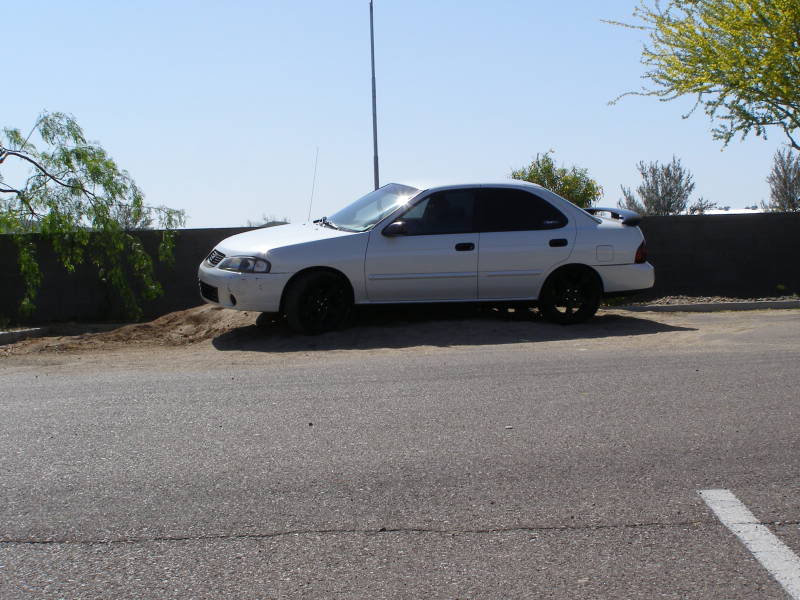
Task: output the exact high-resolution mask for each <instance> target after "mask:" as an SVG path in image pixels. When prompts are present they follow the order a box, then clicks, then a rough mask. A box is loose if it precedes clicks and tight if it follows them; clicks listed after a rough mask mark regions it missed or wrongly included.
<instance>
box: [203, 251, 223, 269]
mask: <svg viewBox="0 0 800 600" xmlns="http://www.w3.org/2000/svg"><path fill="white" fill-rule="evenodd" d="M223 258H225V255H224V254H223V253H222V252H219V251H218V250H212V251H211V254H209V255H208V258H206V260H207V261H208V263H209V264H211V265H213V266H215V267H216V266H217V265H218V264H219V261H221V260H222V259H223Z"/></svg>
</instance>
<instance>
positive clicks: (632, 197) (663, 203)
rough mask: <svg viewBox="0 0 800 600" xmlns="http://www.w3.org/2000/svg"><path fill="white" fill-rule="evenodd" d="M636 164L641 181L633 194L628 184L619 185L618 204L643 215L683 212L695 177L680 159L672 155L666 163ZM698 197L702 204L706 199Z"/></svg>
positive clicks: (692, 189)
mask: <svg viewBox="0 0 800 600" xmlns="http://www.w3.org/2000/svg"><path fill="white" fill-rule="evenodd" d="M636 168H637V169H638V171H639V174H640V175H641V176H642V183H640V184H639V187H637V188H636V193H635V194H634V193H633V192H632V191H631V190H630V188H626V187H625V186H621V187H622V200H620V201H619V203H618V205H619V207H620V208H627V209H628V210H633V211H636V212H637V213H639V214H640V215H642V216H651V215H653V216H657V215H658V216H664V215H679V214H682V213H684V212H686V209H687V206H688V203H689V196H690V195H691V194H692V192H693V191H694V180H693V179H694V178H693V176H692V174H691V172H689V170H688V169H686V168H684V166H683V165H682V164H681V161H680V159H678V158H675V157H674V156H673V157H672V161H671V162H669V163H667V164H661V163H659V162H658V161H655V162H651V163H645V162H644V161H641V162H639V164H638V165H636ZM637 195H638V198H637ZM700 201H701V202H703V203H704V206H705V204H706V201H704V200H702V198H701V200H700ZM706 208H708V207H707V206H706ZM706 208H704V210H705V209H706Z"/></svg>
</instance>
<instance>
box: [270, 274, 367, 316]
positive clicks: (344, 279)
mask: <svg viewBox="0 0 800 600" xmlns="http://www.w3.org/2000/svg"><path fill="white" fill-rule="evenodd" d="M312 273H332V274H333V275H336V276H337V277H338V278H339V279H341V280H342V283H344V284H345V286H346V288H347V289H348V290H349V292H350V297H351V299H354V298H355V289H354V288H353V283H352V282H351V281H350V278H349V277H348V276H347V275H345V274H344V273H343V272H342V271H340V270H339V269H334V268H333V267H324V266H316V267H306V268H305V269H302V270H300V271H298V272H297V273H295V274H294V275H292V277H291V278H290V279H289V281H287V282H286V285H285V286H283V291H282V292H281V303H280V309H279V311H280V313H281V314H283V313H284V312H285V310H286V306H285V303H286V293H287V292H288V291H289V290H290V289H291V287H292V286H293V285H294V284H295V283H296V282H297V280H298V279H300V278H302V277H305V276H306V275H310V274H312Z"/></svg>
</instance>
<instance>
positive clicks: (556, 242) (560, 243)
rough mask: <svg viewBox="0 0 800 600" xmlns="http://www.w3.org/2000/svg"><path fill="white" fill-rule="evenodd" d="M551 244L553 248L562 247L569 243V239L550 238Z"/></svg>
mask: <svg viewBox="0 0 800 600" xmlns="http://www.w3.org/2000/svg"><path fill="white" fill-rule="evenodd" d="M550 245H551V246H552V247H553V248H562V247H564V246H566V245H567V240H565V239H564V238H556V239H554V240H550Z"/></svg>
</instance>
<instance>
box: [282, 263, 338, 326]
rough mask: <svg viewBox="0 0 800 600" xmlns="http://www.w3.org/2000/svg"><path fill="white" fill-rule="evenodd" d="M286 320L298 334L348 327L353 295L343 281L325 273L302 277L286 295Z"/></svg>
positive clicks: (333, 274)
mask: <svg viewBox="0 0 800 600" xmlns="http://www.w3.org/2000/svg"><path fill="white" fill-rule="evenodd" d="M285 309H286V321H287V322H288V324H289V327H291V328H292V329H293V330H294V331H296V332H298V333H304V334H306V335H313V334H318V333H324V332H326V331H332V330H334V329H339V328H341V327H343V326H344V325H346V324H347V322H348V320H349V318H350V315H351V314H352V310H353V294H352V292H351V291H350V289H349V286H348V285H347V284H346V282H345V281H343V280H342V278H341V277H340V276H338V275H336V274H335V273H328V272H324V271H318V272H312V273H307V274H304V275H301V276H300V277H299V278H298V279H297V280H296V281H294V282H292V285H291V287H290V288H289V290H288V291H287V292H286V299H285Z"/></svg>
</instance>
